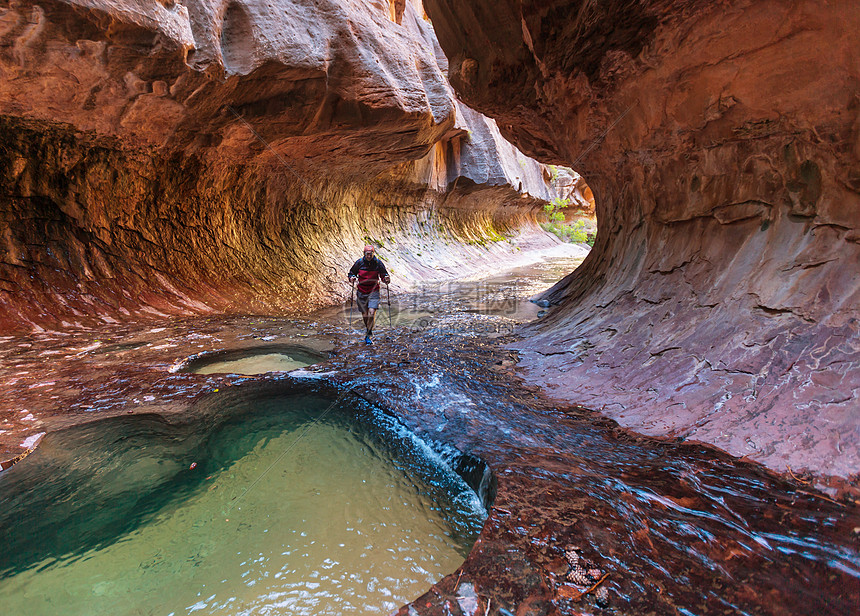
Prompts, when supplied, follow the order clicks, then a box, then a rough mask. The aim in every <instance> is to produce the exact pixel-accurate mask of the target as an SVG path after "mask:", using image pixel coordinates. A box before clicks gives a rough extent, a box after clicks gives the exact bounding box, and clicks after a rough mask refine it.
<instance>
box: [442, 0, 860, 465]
mask: <svg viewBox="0 0 860 616" xmlns="http://www.w3.org/2000/svg"><path fill="white" fill-rule="evenodd" d="M425 6H426V10H427V12H428V14H429V15H430V17H431V18H432V20H433V24H434V27H435V29H436V32H437V35H438V37H439V40H440V43H441V45H442V47H443V49H444V50H445V52H446V53H447V55H448V57H449V60H450V64H451V70H450V79H451V83H452V84H453V85H454V87H455V89H456V91H457V93H458V95H459V96H460V97H461V98H462V100H464V101H465V102H466V103H467V104H469V105H471V106H473V107H474V108H475V109H478V110H480V111H481V112H483V113H485V114H487V115H489V116H491V117H494V118H496V120H497V121H498V123H499V126H500V127H501V129H502V132H503V134H504V135H505V136H507V137H508V138H510V139H511V140H512V141H513V142H514V143H516V144H517V145H518V146H519V147H520V148H522V150H523V151H524V152H526V153H528V154H529V155H532V156H535V157H537V158H539V159H541V160H544V161H545V162H556V163H561V164H566V165H570V166H572V167H574V168H575V170H576V171H578V172H580V173H581V174H582V175H583V177H584V178H585V180H586V181H587V182H588V184H589V186H590V187H591V188H592V189H593V191H594V193H595V197H596V201H597V213H598V228H599V233H598V238H597V244H596V246H595V249H594V250H593V251H592V253H591V254H590V255H589V257H588V258H587V259H586V261H585V263H584V265H583V266H582V267H581V268H579V269H578V270H577V271H576V272H574V273H573V274H571V275H570V276H569V277H568V278H566V279H565V280H563V281H562V282H560V283H559V284H558V285H556V286H555V287H554V288H553V289H551V290H550V291H548V292H547V293H546V294H545V295H544V298H546V299H548V300H550V301H551V302H552V303H553V304H556V305H558V306H559V307H558V308H557V309H556V310H554V311H553V312H551V314H550V315H549V316H548V317H547V318H545V319H543V320H542V321H541V322H540V324H539V325H537V326H536V327H535V331H534V332H532V335H531V336H529V338H528V339H527V340H525V341H524V342H523V343H521V344H520V345H519V348H520V349H521V350H522V351H523V356H524V362H523V365H524V366H525V368H526V372H527V374H528V376H529V378H530V379H531V380H532V381H534V382H536V383H539V384H541V385H543V386H545V387H546V388H547V389H548V390H549V391H550V392H552V393H553V395H555V396H557V397H558V398H560V399H564V400H566V401H570V402H575V403H579V404H583V405H586V406H590V407H592V408H598V409H602V410H603V411H604V412H605V413H607V414H608V415H610V416H611V417H613V418H615V419H617V420H618V421H619V422H621V423H622V424H623V425H626V426H631V427H633V428H635V429H636V430H638V431H641V432H644V433H648V434H655V435H656V434H660V435H672V436H676V437H684V438H687V439H696V440H700V441H706V442H710V443H713V444H716V445H718V446H719V447H721V448H723V449H725V450H727V451H729V452H731V453H733V454H736V455H742V456H749V457H751V458H755V459H756V460H760V461H762V462H764V463H766V464H767V465H769V466H771V467H773V468H776V469H779V470H785V469H788V468H789V467H790V466H793V467H794V468H795V469H797V468H808V469H811V470H813V471H815V472H816V473H821V474H825V475H835V476H841V477H847V476H851V475H853V474H856V473H857V472H858V469H860V438H858V437H860V416H858V414H857V404H858V390H860V320H858V317H860V310H858V306H860V275H858V271H860V234H859V233H858V225H860V216H858V214H860V194H858V193H860V171H858V170H860V165H858V161H860V69H858V67H860V63H858V51H857V45H856V33H857V32H858V31H860V13H858V11H857V10H856V5H855V3H853V2H851V1H849V0H837V1H836V2H829V3H827V4H822V3H818V2H812V1H799V2H790V3H786V2H777V1H762V2H750V1H729V2H719V3H702V2H692V1H686V0H676V1H671V0H670V1H643V2H625V1H606V2H586V1H567V0H556V1H550V2H519V1H517V2H514V1H501V2H498V1H495V0H494V1H492V2H490V1H489V0H474V1H471V2H462V1H459V0H456V1H455V0H427V1H426V2H425Z"/></svg>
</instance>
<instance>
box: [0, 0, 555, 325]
mask: <svg viewBox="0 0 860 616" xmlns="http://www.w3.org/2000/svg"><path fill="white" fill-rule="evenodd" d="M446 70H447V63H446V60H445V57H444V55H443V54H442V52H441V50H440V49H439V48H438V44H437V43H436V39H435V36H434V34H433V31H432V28H431V26H430V24H429V22H427V21H426V19H425V16H424V15H423V11H421V10H420V5H419V6H418V8H417V9H416V7H415V6H414V4H413V3H402V2H400V3H398V2H395V3H388V2H379V1H375V2H371V1H360V0H351V1H348V2H341V1H334V0H331V1H323V2H313V3H310V2H305V1H302V0H290V1H283V2H278V3H266V2H258V1H253V0H252V1H244V0H243V1H240V2H239V1H233V2H229V1H215V2H209V1H192V2H185V3H182V2H173V1H172V0H162V1H160V2H155V1H153V2H144V1H142V0H141V1H136V0H123V1H120V2H107V1H102V0H80V1H79V0H70V1H58V0H49V1H47V2H27V1H23V2H12V3H11V4H10V3H7V4H6V5H5V6H4V7H3V8H0V75H2V77H0V332H16V331H19V332H28V331H34V330H35V331H38V330H40V329H45V328H57V327H59V328H63V327H72V328H75V327H81V326H90V325H98V324H101V323H105V322H108V323H110V322H113V321H117V320H123V319H141V318H144V319H145V318H152V319H159V318H163V317H164V316H168V315H189V314H212V313H221V312H240V313H255V312H264V313H290V312H295V311H299V310H305V309H308V308H312V307H314V306H318V305H321V304H325V303H331V302H333V301H337V300H338V299H340V298H342V296H343V294H344V292H345V291H346V292H348V291H347V289H348V287H346V286H345V285H344V283H343V279H344V268H346V267H348V266H349V264H351V262H352V260H353V259H355V258H356V256H358V255H360V250H361V247H362V246H363V244H364V243H365V242H367V241H373V242H374V243H377V244H378V245H379V246H380V253H381V254H382V255H383V256H384V257H386V258H387V259H389V260H390V265H391V268H392V273H393V274H395V283H396V284H400V285H403V286H408V285H409V284H411V283H414V282H416V281H417V280H420V279H426V278H428V277H433V276H434V275H436V276H437V277H446V276H448V274H446V273H445V272H446V271H450V270H451V267H452V266H453V265H457V264H462V263H463V262H466V263H468V266H466V269H468V268H469V267H473V268H480V266H481V264H482V263H483V264H484V265H486V264H487V263H494V264H496V263H498V262H499V261H500V260H501V261H504V260H505V259H507V258H514V257H515V256H516V253H517V252H519V250H518V249H521V248H523V247H526V246H529V247H530V246H540V245H546V244H547V243H552V242H553V241H554V240H552V239H551V238H549V236H547V235H546V234H543V233H541V232H540V231H539V229H537V227H536V225H535V215H536V213H537V212H538V211H539V210H540V207H541V204H542V203H543V202H544V200H546V199H549V198H551V197H552V192H551V189H550V188H549V187H548V185H547V183H546V177H545V176H546V174H545V170H544V169H543V168H542V167H541V166H540V165H539V164H537V163H535V162H534V161H532V160H530V159H528V158H526V157H525V156H523V155H522V154H521V153H519V152H518V151H517V150H516V149H515V148H513V147H512V146H511V145H510V144H508V143H507V142H505V141H504V140H503V139H502V138H501V137H500V135H499V130H498V128H497V127H496V125H495V123H493V122H492V121H489V120H487V119H486V118H484V117H483V116H481V115H480V114H477V113H475V112H473V111H471V110H470V109H468V108H466V107H464V106H462V105H460V104H459V103H457V101H456V100H455V99H454V96H453V93H452V91H451V89H450V87H449V86H448V83H447V81H446V79H445V75H444V72H445V71H446ZM501 238H506V239H501Z"/></svg>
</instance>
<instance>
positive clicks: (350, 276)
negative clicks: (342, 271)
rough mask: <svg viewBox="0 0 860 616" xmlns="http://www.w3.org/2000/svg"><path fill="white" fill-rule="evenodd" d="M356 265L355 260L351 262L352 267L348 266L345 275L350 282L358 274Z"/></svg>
mask: <svg viewBox="0 0 860 616" xmlns="http://www.w3.org/2000/svg"><path fill="white" fill-rule="evenodd" d="M358 267H359V262H358V261H356V262H355V263H353V264H352V267H351V268H349V274H347V275H346V278H347V280H349V281H350V282H352V281H353V280H355V278H356V276H358Z"/></svg>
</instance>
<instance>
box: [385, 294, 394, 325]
mask: <svg viewBox="0 0 860 616" xmlns="http://www.w3.org/2000/svg"><path fill="white" fill-rule="evenodd" d="M385 293H386V294H387V295H388V327H389V328H391V329H393V328H394V326H393V325H392V324H391V285H389V284H388V283H387V282H386V283H385Z"/></svg>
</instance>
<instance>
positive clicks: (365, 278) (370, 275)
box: [348, 245, 391, 344]
mask: <svg viewBox="0 0 860 616" xmlns="http://www.w3.org/2000/svg"><path fill="white" fill-rule="evenodd" d="M375 252H376V251H375V249H374V248H373V246H369V245H368V246H365V247H364V256H363V257H362V258H361V259H359V260H358V261H356V262H355V263H354V264H353V266H352V268H351V269H350V270H349V276H348V278H349V281H350V282H351V283H354V282H355V280H356V278H357V279H358V287H357V288H356V290H355V303H356V304H358V309H359V310H360V311H361V316H362V318H363V319H364V327H365V329H367V333H366V334H365V336H364V343H365V344H373V341H372V340H371V339H370V336H371V334H373V322H374V320H375V318H376V310H377V308H379V279H380V278H382V281H383V282H384V283H385V284H388V283H389V282H391V277H390V276H389V275H388V270H386V269H385V264H384V263H383V262H382V261H380V260H379V259H378V258H377V257H376V254H375Z"/></svg>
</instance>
